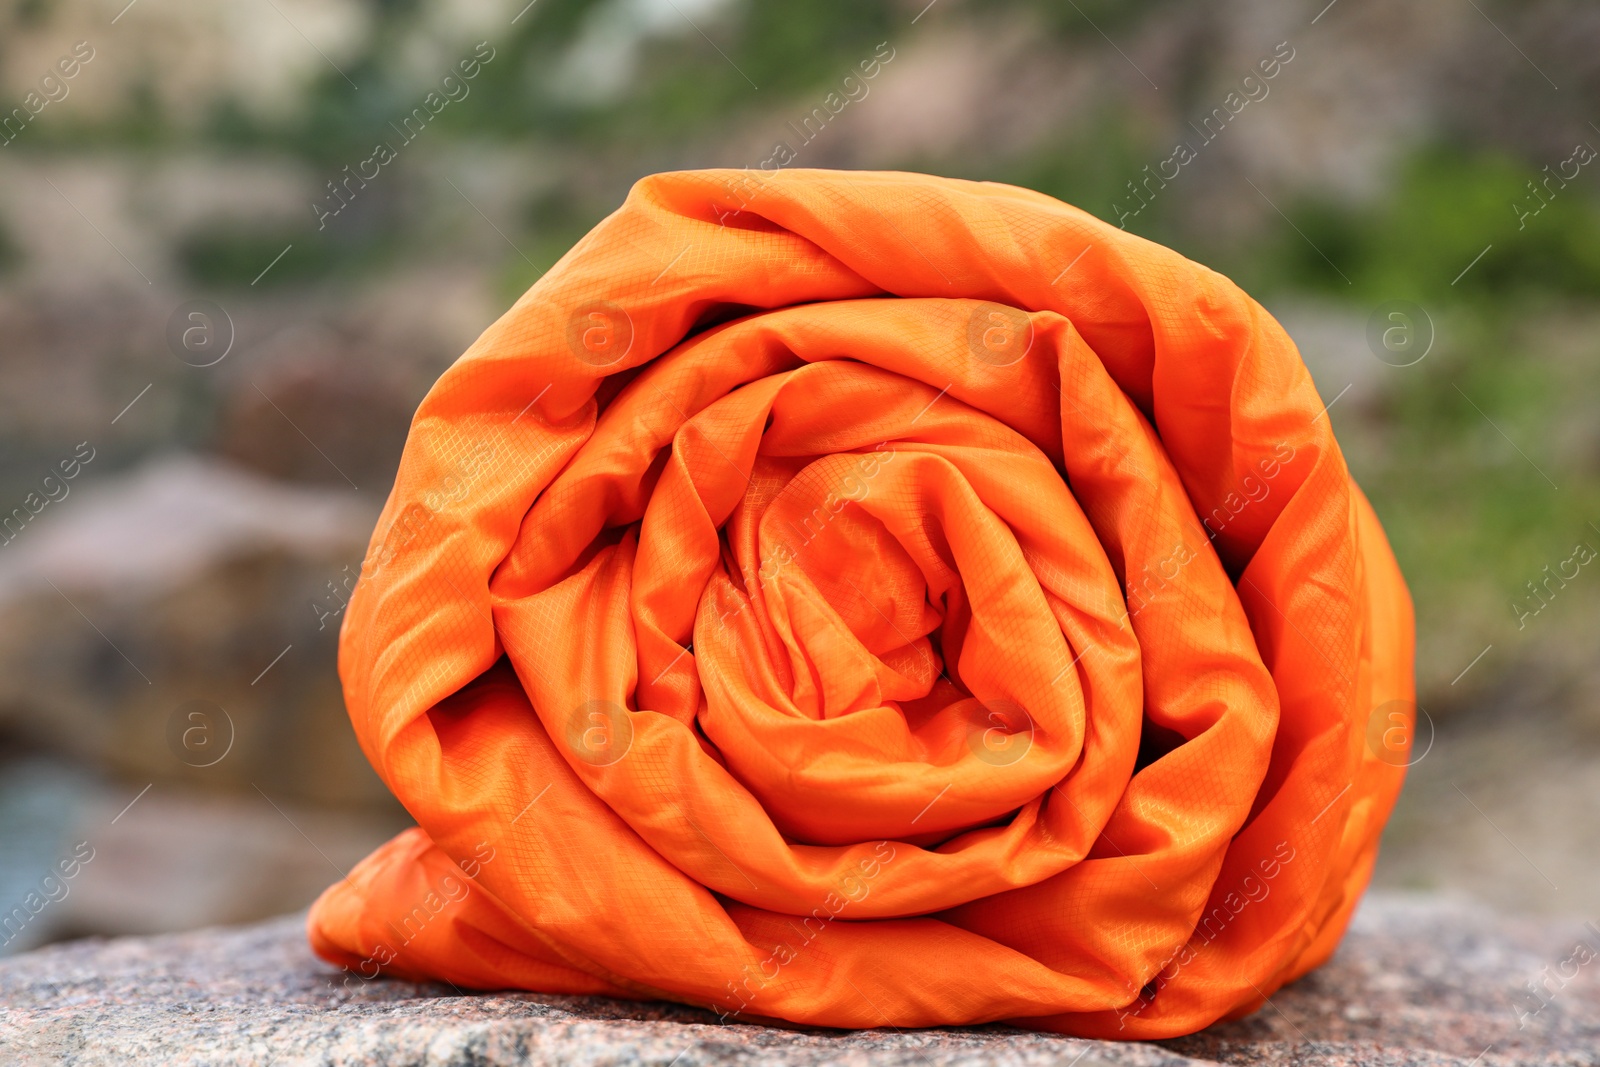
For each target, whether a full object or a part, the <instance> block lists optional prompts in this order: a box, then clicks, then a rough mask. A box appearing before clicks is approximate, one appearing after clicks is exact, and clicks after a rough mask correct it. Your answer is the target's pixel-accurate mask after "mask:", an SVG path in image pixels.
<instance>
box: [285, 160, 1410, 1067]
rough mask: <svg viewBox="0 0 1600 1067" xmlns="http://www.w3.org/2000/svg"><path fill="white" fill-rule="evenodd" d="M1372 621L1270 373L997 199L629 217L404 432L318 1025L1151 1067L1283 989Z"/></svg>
mask: <svg viewBox="0 0 1600 1067" xmlns="http://www.w3.org/2000/svg"><path fill="white" fill-rule="evenodd" d="M1412 654H1413V633H1412V617H1411V606H1410V600H1409V596H1408V594H1407V592H1406V588H1405V585H1404V582H1403V580H1402V578H1401V576H1400V574H1399V571H1398V569H1397V567H1396V564H1395V561H1394V558H1393V555H1392V553H1391V552H1390V549H1389V547H1388V543H1387V541H1386V540H1385V538H1384V535H1383V532H1382V530H1381V528H1380V526H1379V524H1378V521H1377V519H1376V517H1375V516H1374V514H1373V511H1372V509H1371V507H1370V506H1369V505H1368V503H1367V501H1366V499H1365V498H1364V497H1363V496H1362V494H1361V492H1360V491H1359V490H1358V489H1357V488H1356V486H1355V485H1354V484H1353V483H1352V481H1351V478H1350V475H1349V472H1348V470H1347V468H1346V466H1345V463H1344V460H1343V458H1342V456H1341V454H1340V452H1339V448H1338V446H1337V445H1336V443H1335V441H1334V438H1333V435H1332V432H1331V430H1330V427H1329V419H1328V418H1327V417H1326V414H1325V409H1324V406H1323V403H1322V401H1321V400H1320V399H1319V397H1318V394H1317V391H1316V389H1315V388H1314V387H1313V385H1312V382H1311V378H1310V376H1309V375H1308V374H1307V372H1306V369H1305V367H1304V365H1303V364H1302V362H1301V360H1300V357H1299V355H1298V353H1297V351H1296V349H1295V346H1294V344H1293V343H1292V342H1291V341H1290V339H1289V338H1288V336H1287V335H1286V334H1285V333H1284V331H1283V330H1282V328H1281V327H1280V326H1279V325H1278V324H1277V323H1276V322H1275V321H1274V320H1273V319H1272V317H1271V316H1270V315H1268V314H1267V313H1266V312H1265V311H1264V310H1263V309H1262V308H1261V307H1260V306H1259V305H1258V304H1256V303H1255V302H1254V301H1253V300H1251V299H1250V298H1249V297H1248V296H1246V295H1245V294H1244V293H1243V292H1241V291H1240V290H1239V289H1238V288H1237V287H1236V286H1235V285H1233V284H1232V283H1230V282H1229V281H1228V280H1227V279H1225V278H1223V277H1221V276H1220V275H1218V274H1216V273H1214V272H1213V271H1211V270H1208V269H1206V268H1205V267H1202V266H1199V265H1197V264H1195V263H1193V262H1190V261H1188V260H1186V259H1184V258H1183V257H1182V256H1179V255H1178V254H1176V253H1175V252H1172V251H1170V250H1168V249H1166V248H1163V247H1160V246H1158V245H1155V244H1152V243H1150V242H1148V241H1146V240H1143V239H1141V238H1138V237H1135V236H1133V235H1130V234H1128V233H1125V232H1123V231H1121V230H1118V229H1117V228H1115V227H1113V226H1110V225H1108V224H1106V223H1104V222H1102V221H1100V220H1098V219H1096V218H1094V217H1093V216H1091V215H1088V214H1086V213H1085V212H1082V211H1080V210H1077V209H1075V208H1072V207H1069V206H1067V205H1065V204H1062V203H1060V202H1058V201H1056V200H1053V199H1051V198H1049V197H1047V196H1044V195H1041V194H1038V193H1034V192H1029V191H1027V190H1024V189H1018V188H1012V187H1009V186H1004V185H995V184H988V183H974V182H966V181H957V180H950V179H943V178H933V177H927V176H922V175H914V174H898V173H848V172H830V171H819V170H810V171H806V170H794V171H779V172H772V173H768V172H749V171H699V172H685V173H675V174H662V175H656V176H654V177H650V178H647V179H644V180H643V181H640V182H639V183H638V184H637V185H636V186H635V187H634V189H633V190H632V192H631V193H630V195H629V196H628V198H627V201H626V202H625V203H624V204H623V206H622V207H621V208H620V209H619V210H618V211H616V212H615V213H614V214H612V215H611V216H610V217H608V218H607V219H605V220H604V221H603V222H602V223H600V224H599V225H598V226H597V227H596V228H595V229H594V230H593V231H592V232H590V233H589V234H588V235H587V236H586V237H585V238H584V239H583V240H582V241H580V242H579V243H578V244H577V246H575V247H574V248H573V249H572V250H571V251H570V252H569V253H568V254H567V255H566V256H565V257H563V258H562V259H561V261H560V262H559V263H557V264H556V265H555V266H554V267H553V268H552V269H551V270H550V271H549V272H548V273H547V274H546V275H544V276H543V277H542V278H541V279H540V280H539V281H538V282H537V283H536V284H535V285H534V286H533V287H532V288H531V289H530V290H529V291H528V292H527V293H526V294H525V295H524V296H523V297H522V298H521V299H520V300H519V301H518V302H517V303H516V305H515V306H514V307H512V308H511V310H510V311H508V312H507V313H506V314H505V315H504V316H503V317H502V318H501V319H500V320H499V321H498V322H496V323H495V324H494V325H493V326H492V327H490V328H489V329H488V330H487V331H486V332H485V333H484V334H483V335H482V336H481V337H480V338H479V339H478V340H477V341H476V342H475V343H474V344H473V345H472V347H471V348H470V349H469V350H468V351H467V352H466V353H465V354H464V355H463V356H462V357H461V359H460V360H459V361H458V362H457V363H456V364H455V365H453V366H452V367H451V368H450V369H449V370H448V371H447V372H446V373H445V374H444V376H443V377H442V378H441V379H440V380H439V382H438V383H437V384H436V385H435V386H434V388H433V389H432V390H431V391H430V392H429V394H428V395H427V397H426V399H425V400H424V401H423V403H422V405H421V407H420V409H419V410H418V412H417V414H416V418H415V420H414V422H413V424H412V428H411V433H410V437H409V440H408V441H407V444H406V448H405V453H404V457H403V459H402V461H401V465H400V470H399V475H398V477H397V479H396V482H395V486H394V490H393V492H392V494H391V496H390V498H389V501H388V504H387V506H386V507H385V509H384V511H383V514H382V517H381V519H380V521H379V524H378V527H377V529H376V531H375V532H374V535H373V540H372V544H371V549H370V551H369V554H368V556H367V559H366V560H365V562H364V565H363V568H362V576H361V580H360V582H359V583H358V585H357V587H356V589H355V592H354V594H353V597H352V599H351V601H350V605H349V608H348V610H347V612H346V615H345V621H344V625H343V630H342V633H341V637H340V657H339V663H340V673H341V677H342V679H343V683H344V690H345V695H346V701H347V704H348V707H349V712H350V716H351V719H352V721H353V723H354V725H355V729H356V732H357V734H358V736H359V738H360V740H361V743H362V745H363V747H364V749H365V751H366V753H367V755H368V757H369V758H370V760H371V761H372V764H373V766H374V767H375V768H376V769H377V771H378V773H379V774H380V775H381V776H382V777H383V779H384V780H385V782H386V783H387V784H388V785H389V787H390V788H391V789H392V790H393V791H394V793H395V794H396V796H398V797H399V799H400V800H401V801H402V802H403V803H404V805H405V806H406V808H407V809H408V810H409V811H410V813H411V814H412V816H413V817H414V818H415V820H416V822H417V827H416V828H414V829H411V830H408V831H406V832H405V833H403V834H401V835H400V836H399V837H397V838H396V839H394V840H393V841H392V842H390V843H389V844H387V845H385V846H384V847H383V848H381V849H379V850H378V851H377V852H376V853H374V854H373V855H372V856H371V857H369V858H368V859H367V860H365V861H363V862H362V864H360V866H358V867H357V868H356V869H355V870H354V871H352V872H351V874H350V876H349V877H348V878H346V879H345V880H343V881H341V882H340V883H338V884H336V885H334V886H333V887H332V888H330V889H329V890H328V891H327V892H326V893H325V894H324V895H323V896H322V898H321V899H320V900H319V901H318V902H317V904H316V905H315V907H314V908H313V910H312V912H311V916H310V920H309V932H310V937H311V941H312V944H313V946H314V947H315V949H316V951H317V952H318V953H320V954H321V955H322V956H324V957H325V958H326V959H328V960H330V961H332V962H334V963H336V964H339V965H342V966H343V967H345V968H346V969H347V978H346V981H347V982H349V981H351V980H356V981H360V980H365V979H368V978H371V977H373V976H374V975H377V974H380V973H391V974H396V975H400V976H405V977H411V978H433V979H440V980H445V981H449V982H452V983H455V984H456V985H457V986H460V987H463V988H477V989H491V988H515V989H526V990H535V991H540V992H547V993H581V994H604V995H609V996H615V997H628V998H666V999H671V1000H675V1001H681V1002H685V1003H688V1004H693V1005H699V1006H703V1007H705V1008H708V1009H710V1010H712V1011H715V1012H717V1013H719V1015H721V1016H722V1017H723V1018H724V1019H728V1020H741V1021H748V1020H761V1019H781V1020H788V1021H790V1022H794V1023H800V1024H810V1025H820V1026H830V1027H877V1026H894V1027H902V1028H903V1027H914V1026H931V1025H948V1024H971V1023H981V1022H988V1021H994V1020H1008V1021H1011V1022H1014V1023H1016V1024H1018V1025H1021V1026H1026V1027H1032V1028H1038V1029H1045V1030H1055V1031H1061V1032H1066V1033H1072V1034H1078V1035H1085V1036H1100V1037H1124V1038H1153V1037H1169V1036H1173V1035H1178V1034H1184V1033H1189V1032H1192V1031H1194V1030H1197V1029H1199V1028H1201V1027H1203V1026H1205V1025H1207V1024H1208V1023H1211V1022H1212V1021H1214V1020H1217V1019H1219V1018H1223V1017H1228V1016H1236V1015H1240V1014H1244V1013H1247V1012H1249V1011H1251V1010H1253V1009H1254V1008H1256V1007H1258V1006H1259V1005H1261V1004H1262V1003H1263V1001H1264V1000H1265V998H1267V997H1268V996H1270V994H1271V993H1272V992H1273V990H1275V989H1277V988H1278V987H1279V986H1281V985H1282V984H1283V983H1285V982H1287V981H1289V980H1291V979H1293V978H1295V977H1296V976H1298V975H1300V974H1302V973H1304V972H1306V971H1308V970H1310V969H1311V968H1313V967H1315V966H1317V965H1318V964H1319V963H1321V962H1322V961H1324V960H1325V959H1326V958H1327V957H1328V956H1329V955H1330V954H1331V953H1332V951H1333V949H1334V948H1335V946H1336V944H1337V942H1338V940H1339V938H1340V936H1341V934H1342V933H1343V930H1344V928H1345V926H1346V923H1347V922H1348V920H1349V918H1350V915H1351V912H1352V910H1353V908H1354V907H1355V904H1356V902H1357V900H1358V898H1359V896H1360V894H1361V892H1362V890H1363V889H1364V888H1365V885H1366V883H1367V880H1368V878H1369V876H1370V873H1371V870H1372V864H1373V861H1374V858H1375V855H1376V850H1377V844H1378V837H1379V834H1380V832H1381V830H1382V828H1383V824H1384V821H1385V819H1386V818H1387V816H1388V813H1389V811H1390V808H1391V806H1392V804H1393V802H1394V799H1395V796H1396V794H1397V793H1398V790H1399V788H1400V784H1401V779H1402V776H1403V773H1404V770H1403V767H1404V764H1405V762H1406V760H1405V749H1406V746H1407V745H1408V743H1409V730H1410V724H1411V722H1412V718H1411V716H1412V714H1413V709H1414V703H1413V701H1414V694H1413V682H1412V673H1411V672H1412Z"/></svg>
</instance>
